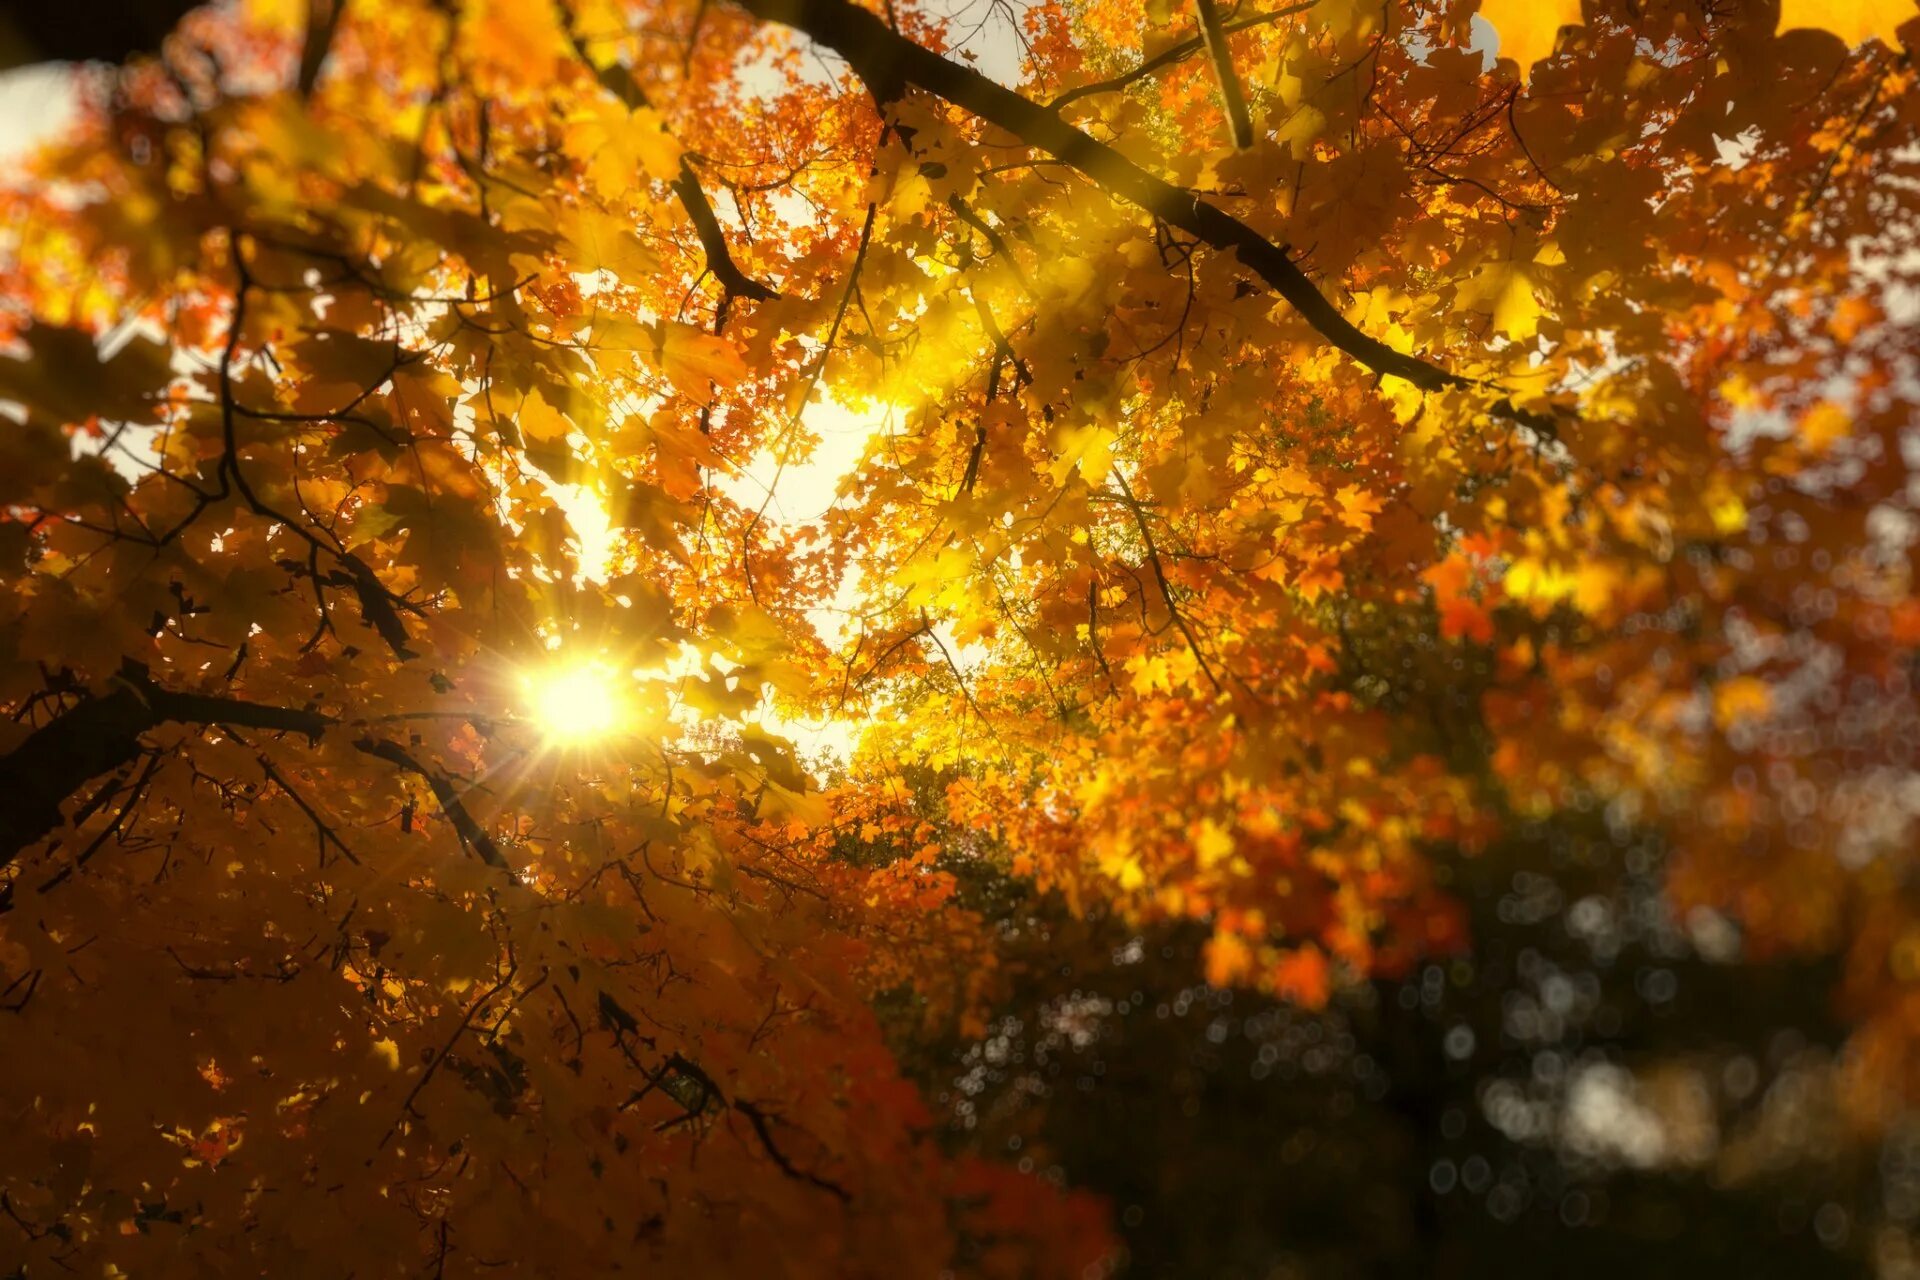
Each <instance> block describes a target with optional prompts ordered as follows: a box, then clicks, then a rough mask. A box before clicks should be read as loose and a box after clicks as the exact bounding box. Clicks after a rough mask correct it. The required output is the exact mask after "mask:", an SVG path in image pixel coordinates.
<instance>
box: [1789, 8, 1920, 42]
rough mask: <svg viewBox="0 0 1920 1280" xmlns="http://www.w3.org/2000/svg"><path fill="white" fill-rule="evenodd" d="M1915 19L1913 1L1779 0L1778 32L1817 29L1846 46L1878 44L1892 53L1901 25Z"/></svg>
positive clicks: (1917, 12)
mask: <svg viewBox="0 0 1920 1280" xmlns="http://www.w3.org/2000/svg"><path fill="white" fill-rule="evenodd" d="M1917 15H1920V7H1916V6H1915V4H1914V0H1781V4H1780V29H1781V30H1782V31H1792V30H1794V29H1795V28H1797V27H1817V28H1819V29H1820V30H1822V31H1831V32H1833V33H1834V34H1835V35H1837V36H1839V37H1840V38H1841V39H1842V40H1845V41H1846V42H1847V44H1848V45H1849V46H1852V45H1859V44H1865V43H1866V42H1867V41H1869V40H1879V41H1880V42H1881V43H1883V44H1885V45H1886V46H1887V47H1888V48H1889V49H1891V48H1895V47H1898V46H1899V44H1900V37H1899V34H1898V32H1899V29H1900V27H1901V25H1902V24H1904V23H1907V22H1911V21H1912V20H1913V19H1914V17H1915V16H1917Z"/></svg>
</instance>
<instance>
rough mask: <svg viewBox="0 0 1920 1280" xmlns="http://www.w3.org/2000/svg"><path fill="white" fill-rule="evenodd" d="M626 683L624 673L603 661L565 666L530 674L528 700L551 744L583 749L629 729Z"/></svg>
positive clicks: (536, 720) (534, 717)
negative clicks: (622, 677) (626, 728)
mask: <svg viewBox="0 0 1920 1280" xmlns="http://www.w3.org/2000/svg"><path fill="white" fill-rule="evenodd" d="M623 684H624V682H623V681H622V679H621V676H620V673H619V672H618V671H616V670H615V669H614V668H612V667H610V666H608V665H607V664H606V663H604V662H575V663H563V664H560V665H557V666H553V667H549V668H547V669H546V670H543V671H538V672H535V673H533V674H531V675H529V676H528V677H527V681H526V685H527V699H528V703H529V705H530V709H531V711H532V713H533V719H534V722H535V723H536V724H538V725H539V726H540V732H541V733H542V734H543V735H544V736H545V737H546V739H547V741H548V742H550V743H553V744H555V745H557V746H583V745H585V744H587V743H590V742H594V741H597V740H599V739H603V738H608V737H611V736H613V735H614V734H616V733H619V732H620V731H621V730H622V729H623V728H624V727H625V725H626V722H627V719H628V711H627V705H628V698H627V695H626V691H625V690H624V688H623Z"/></svg>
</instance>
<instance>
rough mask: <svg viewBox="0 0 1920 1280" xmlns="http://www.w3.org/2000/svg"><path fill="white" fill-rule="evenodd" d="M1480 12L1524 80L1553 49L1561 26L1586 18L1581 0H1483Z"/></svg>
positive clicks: (1574, 24) (1501, 52)
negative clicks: (1497, 35)
mask: <svg viewBox="0 0 1920 1280" xmlns="http://www.w3.org/2000/svg"><path fill="white" fill-rule="evenodd" d="M1480 16H1481V17H1483V18H1485V19H1486V20H1487V21H1488V22H1489V23H1491V24H1492V25H1493V29H1494V30H1495V31H1496V32H1497V33H1498V34H1499V36H1500V46H1499V48H1500V56H1501V57H1503V58H1512V59H1513V60H1514V62H1515V63H1516V64H1517V65H1518V66H1519V69H1520V80H1521V82H1522V83H1525V82H1526V80H1527V79H1528V77H1529V76H1530V74H1531V73H1532V69H1533V64H1534V63H1536V62H1538V61H1540V60H1541V59H1542V58H1545V57H1547V56H1549V55H1550V54H1552V53H1553V50H1554V45H1555V42H1556V41H1557V40H1558V38H1559V35H1560V30H1561V28H1562V27H1577V26H1579V25H1581V22H1582V17H1581V13H1580V0H1481V4H1480Z"/></svg>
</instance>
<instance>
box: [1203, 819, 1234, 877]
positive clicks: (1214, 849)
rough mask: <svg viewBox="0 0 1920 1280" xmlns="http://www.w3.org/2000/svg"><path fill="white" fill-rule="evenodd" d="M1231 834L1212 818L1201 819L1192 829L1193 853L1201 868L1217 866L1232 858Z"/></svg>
mask: <svg viewBox="0 0 1920 1280" xmlns="http://www.w3.org/2000/svg"><path fill="white" fill-rule="evenodd" d="M1233 850H1234V843H1233V833H1232V832H1231V831H1228V830H1227V829H1226V828H1225V827H1223V826H1221V825H1220V824H1219V823H1217V822H1215V821H1214V820H1213V819H1212V818H1202V819H1200V821H1199V823H1198V824H1197V825H1196V826H1195V827H1194V832H1193V852H1194V856H1195V857H1197V858H1199V860H1200V865H1201V867H1202V868H1210V867H1215V866H1218V865H1219V864H1220V863H1222V862H1224V861H1226V860H1227V859H1228V858H1230V857H1232V856H1233Z"/></svg>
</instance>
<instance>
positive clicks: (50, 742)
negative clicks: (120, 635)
mask: <svg viewBox="0 0 1920 1280" xmlns="http://www.w3.org/2000/svg"><path fill="white" fill-rule="evenodd" d="M170 721H181V722H186V723H193V724H236V725H242V726H246V727H249V728H254V729H273V730H280V731H284V732H292V733H304V734H306V735H307V736H308V737H309V738H318V737H319V736H320V734H321V733H322V732H323V731H325V729H326V728H327V726H328V725H330V724H332V723H333V721H332V719H331V717H328V716H325V715H322V714H321V713H319V712H317V711H295V710H291V709H289V708H286V707H270V706H266V705H264V704H262V703H258V702H246V701H242V700H241V699H238V698H213V697H207V696H204V695H201V694H191V693H173V692H171V691H169V690H166V689H162V688H160V687H159V686H157V685H154V684H152V683H150V682H148V680H147V678H146V673H145V672H144V671H143V670H141V669H140V668H138V667H133V666H129V667H128V668H127V670H126V672H125V673H124V674H123V675H122V676H121V677H120V678H119V679H117V680H116V681H115V684H114V689H113V692H112V693H109V694H107V695H106V696H104V697H99V698H91V699H89V700H87V701H86V702H82V703H81V704H79V705H78V706H76V707H74V708H73V709H72V710H70V711H68V712H66V713H65V714H63V715H61V716H59V717H58V718H56V719H54V720H51V721H49V722H48V723H47V724H44V725H42V726H41V727H40V728H38V729H36V730H34V731H33V733H32V734H30V735H29V736H28V737H27V740H26V741H25V742H23V743H21V744H20V745H19V746H17V747H15V748H14V749H13V750H12V751H11V752H9V753H7V754H6V755H5V756H0V866H5V865H6V864H7V863H9V862H11V861H12V860H13V859H14V858H15V857H16V856H17V855H18V854H19V853H20V851H21V850H22V849H25V848H26V847H27V846H28V845H30V844H33V843H34V842H35V841H37V840H39V839H40V838H41V837H42V836H44V835H46V834H47V833H48V832H49V831H52V830H53V829H54V828H55V827H57V826H59V825H60V806H61V804H62V803H63V802H65V800H66V798H67V797H68V796H70V795H72V794H73V793H74V792H75V791H78V790H79V789H80V788H81V787H82V786H84V785H86V783H87V781H88V779H90V778H97V777H99V776H100V775H101V774H103V773H107V772H109V771H111V770H113V769H118V768H120V767H122V766H124V765H126V764H128V763H130V762H131V761H132V760H133V759H134V757H135V756H137V755H138V754H139V753H140V736H141V735H142V734H144V733H146V732H147V731H149V730H151V729H154V728H157V727H158V726H160V725H163V724H166V723H168V722H170Z"/></svg>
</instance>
